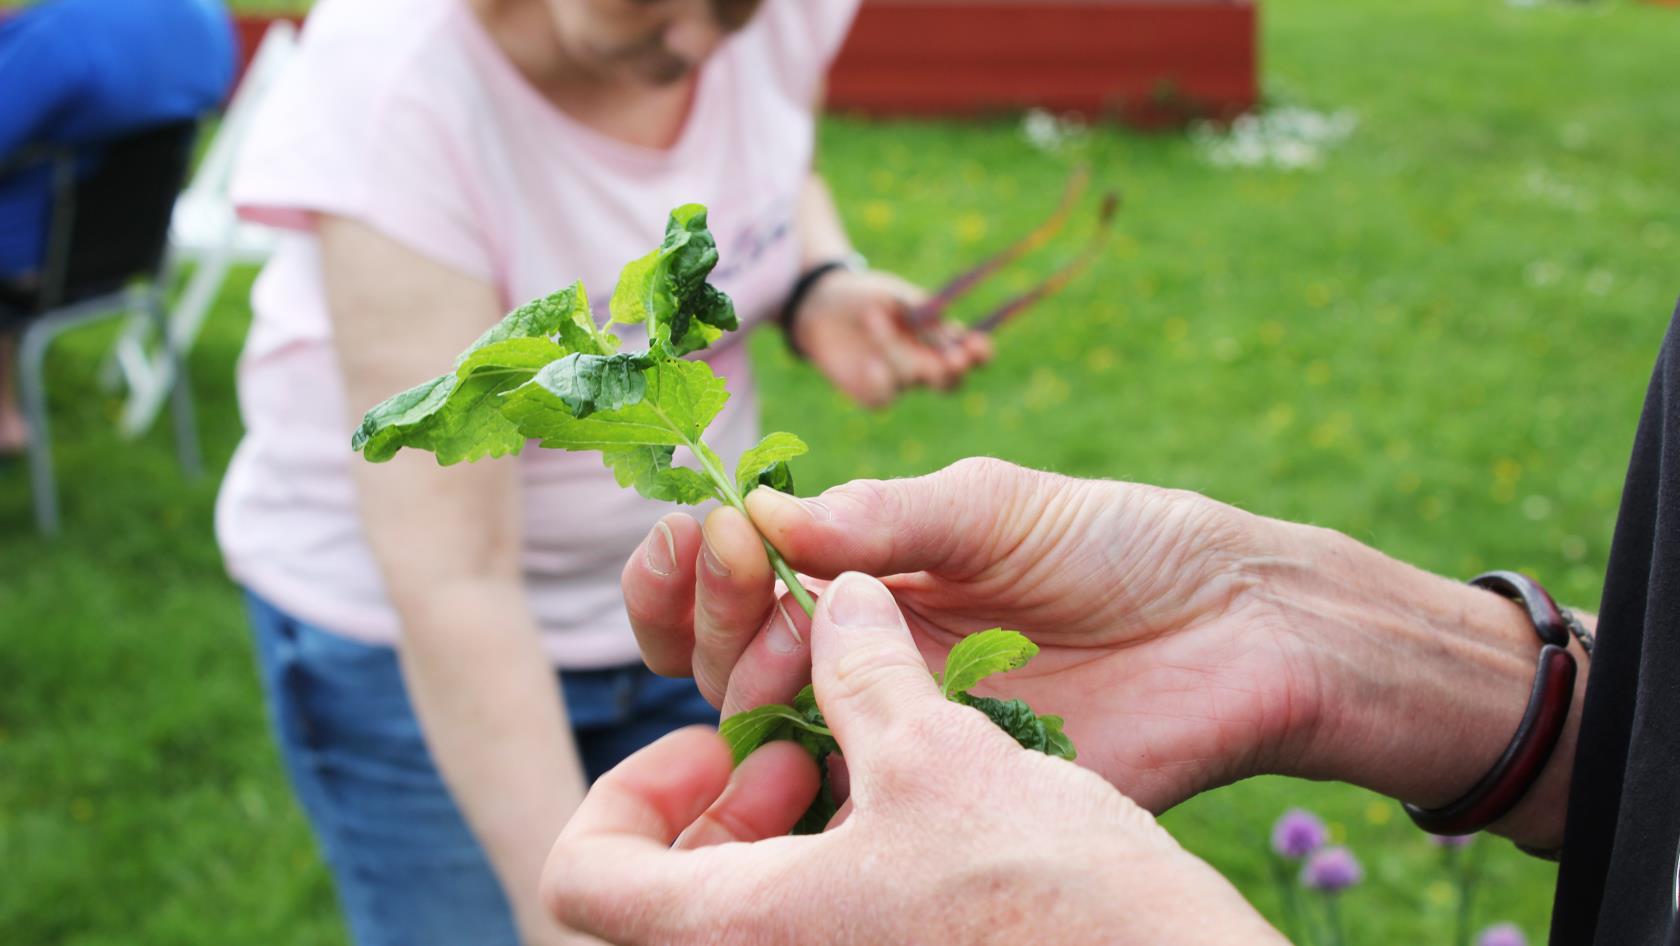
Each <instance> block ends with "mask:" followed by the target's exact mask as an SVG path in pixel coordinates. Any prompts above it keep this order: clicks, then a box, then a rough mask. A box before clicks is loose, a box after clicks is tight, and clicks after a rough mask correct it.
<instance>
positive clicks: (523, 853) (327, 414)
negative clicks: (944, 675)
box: [217, 0, 986, 946]
mask: <svg viewBox="0 0 1680 946" xmlns="http://www.w3.org/2000/svg"><path fill="white" fill-rule="evenodd" d="M853 6H854V4H853V2H852V0H765V2H764V3H762V4H760V3H759V2H758V0H470V2H468V0H323V2H321V3H319V4H317V5H316V7H315V8H314V11H313V13H312V14H311V16H310V18H309V22H308V23H307V25H306V27H305V29H304V31H303V38H302V42H301V49H300V51H299V53H298V55H297V58H296V60H295V61H294V63H293V64H292V65H291V67H290V71H289V72H288V73H287V74H286V75H285V76H284V77H283V79H282V82H281V85H280V87H279V88H278V89H277V91H276V92H275V93H274V94H273V96H272V98H271V99H270V100H269V101H267V102H266V103H265V105H264V110H263V112H262V114H261V115H260V117H259V120H258V124H257V126H256V128H255V130H254V131H253V133H252V135H251V138H250V140H249V144H248V147H247V149H246V158H245V159H244V161H243V164H242V166H241V167H240V169H239V171H238V173H237V175H236V180H235V184H234V193H235V200H236V203H237V204H238V205H239V206H240V209H241V212H242V213H243V214H244V215H245V216H247V217H248V218H251V219H255V220H259V221H263V222H266V223H269V224H273V225H277V226H280V227H284V228H287V230H288V231H289V233H288V235H287V236H286V237H285V238H284V241H283V243H282V246H281V248H280V250H279V252H278V253H277V254H276V256H275V257H274V258H273V260H272V261H271V262H270V263H269V264H268V266H267V267H266V268H265V269H264V271H263V273H262V275H261V277H260V278H259V279H258V281H257V284H256V287H255V289H254V291H253V294H252V308H253V311H254V316H255V320H254V323H253V325H252V328H251V333H250V337H249V339H248V340H247V343H246V347H245V351H244V354H243V356H242V359H241V362H240V368H239V394H240V406H241V409H242V412H243V416H244V420H245V423H246V427H247V432H246V435H245V438H244V440H243V442H242V443H241V444H240V447H239V449H238V452H237V454H236V455H235V457H234V459H233V462H232V466H231V468H230V470H229V472H228V477H227V480H226V482H225V484H224V485H223V488H222V493H221V497H220V501H219V507H218V516H217V520H218V533H219V537H220V542H221V545H222V548H223V551H224V554H225V557H226V561H227V566H228V569H229V571H230V572H231V573H232V575H233V576H234V577H235V579H236V580H238V581H239V582H240V583H241V584H242V585H243V586H244V587H245V588H246V589H247V590H248V592H249V603H250V611H251V616H252V622H253V625H254V627H255V631H256V637H257V645H258V650H259V654H260V658H261V666H262V671H263V682H264V685H265V687H266V689H267V692H268V696H269V700H270V703H271V706H270V709H271V712H272V715H273V719H274V723H275V726H276V733H277V737H278V739H279V742H280V747H281V752H282V755H283V757H284V759H285V762H286V765H287V768H288V770H289V774H290V777H291V779H292V782H293V784H294V786H295V789H296V791H297V794H298V797H299V799H300V800H301V802H302V804H303V806H304V808H305V810H306V811H307V813H308V815H309V817H310V820H311V821H312V823H313V825H314V828H315V831H316V834H317V836H318V837H319V839H320V842H321V846H322V849H323V852H324V854H325V856H326V859H327V861H328V863H329V864H330V866H331V868H332V870H333V874H334V877H335V880H336V883H337V887H338V892H339V895H340V898H341V901H342V903H343V906H344V909H345V912H346V914H347V916H348V919H349V923H350V926H351V929H352V931H353V934H354V937H355V940H356V941H357V942H358V943H360V944H363V946H369V944H385V943H392V944H403V946H417V944H421V946H423V944H428V943H438V944H450V946H459V944H463V943H473V944H501V943H513V942H516V941H523V942H526V943H538V942H542V943H551V942H561V941H564V940H565V939H566V937H567V934H565V933H564V932H563V931H561V930H560V929H559V928H558V927H556V926H554V925H552V923H551V922H550V921H548V920H546V919H545V918H544V915H543V913H542V911H541V910H540V909H539V907H538V904H537V900H536V884H537V876H538V872H539V870H540V868H541V866H542V863H543V858H544V855H545V854H546V853H547V849H548V846H549V842H550V841H552V839H553V837H554V835H555V834H556V833H557V832H558V831H559V829H560V826H561V825H562V824H563V823H564V821H565V820H566V818H567V816H568V815H569V813H570V812H571V811H572V809H573V808H574V807H575V806H576V805H577V803H578V801H579V800H580V799H581V798H582V796H583V792H584V789H585V785H586V783H587V781H588V780H589V779H590V778H592V777H593V776H594V775H595V774H597V773H600V772H602V771H604V770H605V769H607V768H609V767H611V766H612V765H613V764H615V763H616V762H617V761H618V760H619V759H621V758H623V757H624V756H626V755H627V754H628V753H630V752H631V751H633V750H634V749H636V748H637V747H639V746H641V745H643V744H644V743H646V742H648V741H650V740H651V739H653V738H654V737H656V736H658V735H660V734H662V733H664V732H666V731H668V730H670V729H674V728H676V727H678V726H681V725H684V724H687V723H693V722H702V721H707V722H710V721H715V719H716V715H715V712H714V710H713V709H712V707H711V706H710V705H708V704H707V702H706V700H705V699H703V698H702V697H701V696H700V694H699V693H698V692H697V691H696V689H695V686H694V684H693V683H690V682H688V681H678V680H667V679H663V678H660V677H657V676H654V675H653V674H652V673H650V672H649V671H647V670H646V669H645V668H644V667H643V666H642V665H641V662H640V660H639V658H638V656H637V649H636V643H635V640H634V638H633V636H632V634H631V631H630V627H629V623H628V620H627V618H626V616H625V612H624V607H623V603H622V601H621V599H620V596H619V590H618V575H619V569H620V566H621V564H622V563H623V561H624V559H625V557H626V556H627V555H628V554H630V553H631V552H632V551H633V550H634V549H635V548H636V546H637V544H638V543H639V542H640V540H641V538H642V536H643V535H645V534H646V532H647V529H648V528H649V527H650V526H652V525H653V524H654V523H655V522H656V521H657V520H658V518H659V515H660V513H661V511H662V510H661V509H660V508H659V506H658V505H657V504H655V503H652V502H649V501H647V500H644V499H642V498H640V497H639V496H636V495H635V494H633V493H631V492H629V491H625V490H622V489H620V488H618V486H617V485H616V484H615V483H614V481H613V479H612V476H611V475H610V473H609V472H608V471H607V470H606V469H605V468H604V467H603V466H602V465H601V463H600V461H599V459H598V458H595V457H592V456H588V455H583V454H565V453H560V452H558V451H529V452H528V453H526V454H525V455H524V456H523V457H521V458H519V459H518V460H517V461H513V460H509V461H504V462H496V463H481V464H477V465H462V466H457V467H452V468H448V469H442V468H439V467H438V466H437V465H436V463H435V461H434V460H433V459H432V458H431V457H429V456H415V455H403V456H399V457H398V458H397V459H396V460H395V461H393V462H392V463H390V464H386V465H382V466H373V465H371V464H367V463H364V462H362V461H361V460H360V459H359V458H358V457H356V456H355V455H354V454H352V453H351V451H350V449H349V436H350V431H351V430H352V428H353V427H354V426H355V423H356V421H357V419H358V418H359V416H360V415H361V413H362V412H363V411H364V410H366V409H367V408H368V407H370V406H372V405H373V404H375V403H377V402H378V401H380V400H383V399H384V398H385V397H387V396H389V395H390V394H392V393H394V392H397V391H400V390H403V389H405V388H408V387H410V386H412V385H414V384H416V383H417V382H419V381H422V380H424V379H425V378H427V377H430V376H432V375H434V374H435V373H436V372H437V369H438V366H439V365H445V364H448V363H450V361H451V360H452V359H453V358H454V356H455V354H456V353H457V352H459V351H460V350H461V349H462V348H464V347H465V346H466V345H467V344H468V343H469V342H470V341H471V340H472V339H473V338H475V337H476V336H477V335H478V334H479V333H480V332H482V331H483V330H484V329H485V328H486V327H487V326H489V325H491V324H492V323H494V322H495V321H496V320H497V319H498V318H499V317H500V316H501V315H502V314H503V313H504V312H505V311H506V310H508V309H509V308H510V307H512V306H514V305H517V304H519V303H522V302H524V301H526V300H528V299H531V298H533V297H537V296H541V295H546V294H548V293H550V292H552V291H554V290H555V289H558V288H560V287H562V286H564V285H566V284H569V283H570V282H572V281H573V280H575V279H580V278H581V279H582V280H583V281H584V283H585V284H586V285H587V286H588V287H589V288H590V289H591V290H593V292H594V294H595V298H596V300H597V302H598V303H599V304H602V305H604V304H605V301H606V300H607V298H608V296H609V294H610V289H611V287H612V286H613V284H614V282H615V280H616V278H617V274H618V268H619V267H620V266H621V265H622V264H623V263H624V262H626V261H628V260H630V259H632V258H634V257H636V256H639V255H641V254H642V253H645V252H646V251H647V249H648V248H649V247H651V246H653V245H655V244H657V243H658V242H659V239H660V236H661V234H662V230H663V226H664V223H665V218H666V214H667V211H669V210H670V209H671V208H672V207H675V206H678V205H680V204H683V203H686V202H690V201H697V202H701V203H705V204H707V205H708V206H709V207H710V209H711V214H710V219H711V224H712V228H713V231H714V232H715V233H716V235H717V238H718V244H719V250H720V254H721V257H722V262H721V264H720V266H719V268H718V270H717V271H716V272H715V273H714V274H713V277H712V280H713V282H715V283H716V284H717V285H719V286H720V287H721V288H722V289H724V290H725V291H727V292H728V293H729V294H730V295H731V296H732V297H733V298H734V300H735V303H736V307H737V309H738V311H739V313H740V315H741V316H742V319H743V321H744V322H747V323H753V322H758V321H763V320H766V319H767V318H770V317H771V316H773V315H774V314H776V313H777V312H778V311H779V310H782V309H783V307H784V305H786V306H787V311H786V317H785V319H784V321H785V322H786V323H787V324H788V327H789V330H790V332H791V333H792V335H791V337H790V341H791V342H792V343H794V344H795V346H796V348H797V349H798V350H801V351H804V352H807V353H808V354H809V357H810V359H811V360H812V362H813V363H814V364H815V366H816V367H817V368H818V369H819V370H821V371H822V372H823V373H824V374H826V375H827V376H828V377H829V378H830V379H831V380H832V381H833V382H834V383H835V384H836V385H837V386H838V387H839V388H840V389H841V390H843V391H844V392H846V393H847V394H849V395H851V396H852V397H853V398H855V399H857V400H859V401H861V402H864V403H868V404H880V403H884V402H886V401H887V400H889V399H891V398H892V397H893V396H894V394H896V393H897V392H898V391H900V390H902V389H904V388H906V387H909V386H912V385H939V386H943V385H948V384H950V383H952V382H954V381H955V380H956V379H957V378H958V377H959V376H960V375H962V374H963V373H964V372H965V371H967V370H968V369H970V368H971V367H972V366H974V365H975V364H976V363H978V362H979V361H980V360H982V359H983V358H984V356H985V354H986V350H985V348H984V342H983V341H980V340H978V339H973V338H968V339H958V340H957V341H955V342H953V343H949V344H936V345H929V344H926V343H924V342H923V341H920V340H919V338H918V336H916V335H915V334H913V333H911V332H909V331H907V330H906V327H905V324H904V321H903V318H902V316H903V314H904V313H905V311H906V306H907V305H908V304H910V303H911V302H912V301H913V300H914V298H915V291H914V290H913V289H912V288H911V287H909V286H908V285H906V284H905V283H903V282H902V281H901V280H898V279H896V278H894V277H891V276H888V275H884V274H880V273H873V272H870V271H868V270H867V269H865V268H864V267H862V266H861V265H860V264H858V263H857V262H856V257H855V254H854V253H853V250H852V246H851V244H850V242H849V241H848V239H847V237H846V233H845V231H844V229H843V227H842V226H841V224H840V220H839V217H838V215H837V214H836V212H835V208H834V206H833V203H832V202H831V200H830V198H829V194H828V191H827V189H826V187H825V186H824V184H823V182H822V179H821V178H820V177H819V176H817V175H816V174H815V173H813V171H812V152H813V131H814V124H815V120H816V115H817V105H818V102H819V100H820V97H821V91H822V81H823V75H824V72H825V70H826V68H827V64H828V62H829V60H830V59H831V58H832V57H833V55H834V54H835V52H836V50H837V49H838V48H839V46H840V44H841V41H842V39H843V38H844V36H845V32H846V29H847V27H848V25H849V22H850V20H851V17H852V13H853ZM802 276H803V278H802ZM796 284H797V286H798V288H799V291H798V293H797V298H796V299H793V300H791V302H790V298H789V297H790V292H791V291H792V290H793V289H794V288H795V286H796ZM627 334H629V333H627ZM638 341H639V339H636V338H630V339H627V344H629V345H632V346H633V345H635V344H636V343H637V342H638ZM705 357H707V358H708V359H710V360H711V361H712V363H713V365H714V367H715V368H716V369H717V371H718V373H719V374H722V375H726V376H728V377H729V378H730V381H731V384H730V387H731V390H732V392H733V397H732V398H731V400H730V403H729V406H728V407H727V408H726V409H725V410H724V412H723V414H722V415H721V416H720V418H719V419H718V420H717V421H716V422H715V423H714V425H713V427H712V428H711V431H712V434H713V435H715V436H716V437H717V438H718V439H717V441H716V443H717V446H718V448H719V449H720V450H722V451H723V452H725V453H729V452H731V451H739V450H742V449H745V448H746V447H747V446H749V445H751V444H752V443H753V442H754V441H755V440H756V437H757V426H758V403H757V398H756V394H755V391H754V388H753V384H752V380H751V372H750V366H749V364H748V361H747V356H746V351H745V348H744V347H743V345H742V344H741V343H740V342H738V341H725V342H724V343H723V344H721V345H719V346H717V347H716V348H714V349H713V350H712V351H710V352H708V353H706V355H705ZM651 554H652V555H653V558H652V559H650V561H652V562H653V567H655V568H658V567H661V566H660V564H659V562H660V561H663V562H664V563H665V565H664V566H663V567H667V568H670V567H674V552H673V550H672V549H671V548H670V547H669V546H663V547H659V548H655V549H653V550H652V553H651ZM661 555H663V556H664V557H663V558H662V559H661V558H660V556H661ZM556 669H558V672H556ZM723 684H724V681H721V680H702V681H701V687H702V688H703V689H705V690H706V691H707V692H708V693H709V694H710V695H712V696H713V697H714V698H720V697H721V691H722V688H723Z"/></svg>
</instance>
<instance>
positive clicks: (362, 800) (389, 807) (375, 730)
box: [246, 593, 717, 946]
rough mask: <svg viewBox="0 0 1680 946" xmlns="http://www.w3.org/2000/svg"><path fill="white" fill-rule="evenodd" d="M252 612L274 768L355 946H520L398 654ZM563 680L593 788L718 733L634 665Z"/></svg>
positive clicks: (268, 611)
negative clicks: (629, 766)
mask: <svg viewBox="0 0 1680 946" xmlns="http://www.w3.org/2000/svg"><path fill="white" fill-rule="evenodd" d="M246 603H247V605H248V607H249V609H250V614H251V625H252V628H253V630H254V631H255V634H256V645H257V662H258V668H259V670H260V672H261V676H262V682H263V689H264V690H265V691H266V692H267V697H268V709H269V716H270V720H271V721H272V723H273V725H274V731H275V738H276V740H277V741H278V742H279V745H280V756H281V759H282V761H283V762H284V764H285V767H286V774H287V775H288V777H289V778H290V779H291V783H292V787H293V790H294V791H296V793H297V797H298V801H299V802H300V803H301V804H302V806H303V809H304V812H305V813H306V814H307V815H308V816H309V821H310V823H311V824H312V825H313V827H314V830H315V836H316V838H317V839H318V840H319V842H320V845H321V850H322V854H323V855H324V856H325V858H326V861H327V865H328V867H329V868H330V869H331V870H332V874H333V879H334V882H335V885H336V886H337V888H338V897H339V902H340V904H341V905H342V906H343V908H344V913H345V917H346V918H347V920H348V921H349V924H350V931H351V936H352V938H353V939H354V941H355V942H356V943H357V946H433V944H435V946H504V944H505V946H518V943H519V937H518V934H517V933H516V931H515V929H514V923H513V916H512V912H511V910H510V909H509V908H508V904H507V900H506V898H505V897H504V896H503V894H502V890H501V887H500V885H499V884H498V883H497V881H496V877H495V875H494V874H493V873H492V872H491V870H490V864H489V862H488V861H487V860H486V858H485V855H484V852H483V851H482V850H481V849H480V848H479V846H478V842H477V841H476V840H475V839H474V838H473V835H472V832H471V831H470V830H468V828H467V824H466V822H465V821H464V820H463V818H462V816H461V813H460V811H459V810H458V809H457V808H456V807H455V803H454V801H453V800H451V798H450V796H449V792H448V790H447V789H446V788H445V787H444V784H443V780H442V778H441V777H440V776H439V774H438V770H437V766H436V765H434V764H433V762H432V758H431V755H430V754H429V753H428V752H427V751H426V744H425V742H424V740H423V739H422V737H421V734H420V723H419V720H418V719H416V718H415V715H414V709H413V707H412V706H410V705H409V702H408V694H407V693H406V691H405V690H404V689H403V682H402V676H401V674H400V672H399V670H398V666H397V656H396V652H395V651H394V650H393V649H392V648H390V647H381V646H375V645H369V644H363V643H359V642H356V641H353V640H350V639H348V638H345V637H342V636H339V635H337V634H334V633H332V632H330V631H326V630H323V629H321V628H318V627H312V626H310V625H308V624H305V623H304V622H302V621H299V620H297V619H295V618H293V617H291V616H289V615H287V614H285V613H284V612H282V611H280V610H279V609H277V608H275V607H274V606H273V605H271V604H269V603H268V602H266V601H264V600H263V599H261V598H259V597H257V596H256V595H254V594H250V593H247V594H246ZM558 677H559V683H560V686H561V689H562V691H563V692H564V694H565V699H566V709H567V711H568V713H569V714H570V715H571V720H572V727H573V732H574V735H575V736H576V738H577V744H578V749H579V751H580V752H581V754H582V756H583V764H584V768H585V770H586V771H587V773H588V776H589V779H590V780H591V781H593V780H594V779H595V778H596V777H598V776H599V775H600V774H601V773H602V772H605V771H606V770H607V769H610V768H612V767H613V766H614V765H617V764H618V762H619V761H620V760H622V759H623V758H624V757H626V756H628V755H629V754H630V753H632V752H635V751H636V750H637V749H639V748H641V747H642V746H644V745H646V744H648V743H649V742H652V741H653V740H655V739H657V738H659V737H660V736H662V735H664V734H665V733H667V732H670V731H671V730H673V729H678V728H681V727H683V726H687V725H690V724H694V723H707V724H711V725H716V724H717V711H716V710H714V709H712V707H711V706H710V705H709V704H708V703H707V702H706V701H705V700H704V699H702V698H701V696H700V694H699V691H697V690H696V689H695V688H694V684H693V683H692V682H691V681H688V680H668V679H665V678H663V677H659V676H656V675H655V674H653V673H652V672H651V671H649V670H648V669H647V668H645V667H643V666H641V665H639V664H638V665H635V666H630V667H619V668H613V669H609V670H588V671H562V672H560V673H559V674H558Z"/></svg>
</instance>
